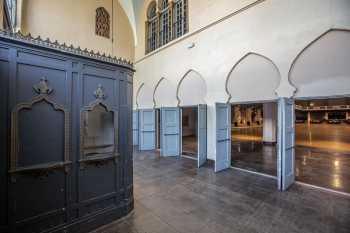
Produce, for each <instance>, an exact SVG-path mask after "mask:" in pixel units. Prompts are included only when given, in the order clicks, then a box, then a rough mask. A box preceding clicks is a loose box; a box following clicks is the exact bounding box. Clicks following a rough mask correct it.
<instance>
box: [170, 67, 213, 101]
mask: <svg viewBox="0 0 350 233" xmlns="http://www.w3.org/2000/svg"><path fill="white" fill-rule="evenodd" d="M206 96H207V84H206V81H205V80H204V78H203V76H202V75H201V74H200V73H199V72H197V71H195V70H193V69H190V70H189V71H187V72H186V73H185V75H184V76H183V77H182V78H181V80H180V82H179V84H178V86H177V89H176V98H177V101H178V103H177V105H178V106H193V105H198V104H205V103H206V101H205V98H206Z"/></svg>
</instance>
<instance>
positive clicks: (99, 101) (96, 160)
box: [79, 84, 119, 169]
mask: <svg viewBox="0 0 350 233" xmlns="http://www.w3.org/2000/svg"><path fill="white" fill-rule="evenodd" d="M93 94H94V96H95V98H96V100H95V101H92V102H91V103H89V105H87V106H85V107H83V108H82V109H81V111H80V160H79V162H80V164H81V165H80V166H81V167H80V168H81V169H84V168H85V166H84V164H94V165H95V166H101V165H102V164H104V163H106V162H108V161H109V160H114V161H115V162H117V158H118V157H119V153H118V146H119V145H118V142H119V139H118V111H117V110H115V109H114V108H112V107H111V106H109V105H108V104H107V103H106V102H105V101H104V100H105V99H106V98H107V95H106V94H105V93H104V89H103V87H102V85H101V84H99V85H98V87H97V89H96V91H94V93H93ZM99 105H100V106H102V107H103V108H105V109H106V111H107V112H112V113H113V125H114V151H113V153H112V155H98V156H86V155H85V153H84V114H85V113H86V112H89V111H93V110H94V109H95V107H97V106H99Z"/></svg>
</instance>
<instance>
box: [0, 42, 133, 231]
mask: <svg viewBox="0 0 350 233" xmlns="http://www.w3.org/2000/svg"><path fill="white" fill-rule="evenodd" d="M38 46H39V45H36V46H33V47H32V46H28V45H27V44H20V43H19V42H14V43H13V44H12V43H11V42H9V41H8V40H7V41H6V42H3V41H2V38H1V37H0V76H1V79H0V91H1V92H0V97H1V99H0V110H1V112H0V120H1V122H0V135H1V136H2V138H5V140H1V141H0V152H1V153H2V154H5V155H7V156H2V157H1V156H0V184H1V187H3V188H2V189H0V205H1V206H2V207H3V206H6V205H7V203H8V208H1V209H0V229H1V230H2V229H6V228H7V227H9V229H11V230H10V231H9V232H10V233H17V232H18V233H19V232H43V231H45V232H62V231H63V230H65V232H66V231H67V232H77V233H78V232H82V231H84V230H91V229H92V228H94V227H97V226H100V225H101V224H105V223H107V222H110V221H112V220H115V219H116V218H119V217H121V216H123V215H125V214H127V213H128V212H130V211H131V209H132V207H133V197H132V195H133V193H132V106H131V105H132V90H133V88H132V71H131V70H129V68H126V67H125V66H124V67H121V66H119V65H116V64H114V65H111V64H107V63H106V61H107V60H108V59H106V60H104V61H101V62H98V61H97V59H96V58H97V56H96V57H93V59H94V61H92V60H90V59H86V58H82V57H79V56H78V55H76V56H74V57H73V56H70V55H67V53H60V52H54V51H53V50H50V51H48V50H47V49H46V48H39V47H38ZM70 52H71V53H73V50H72V49H70ZM7 59H9V62H7V61H6V60H7ZM43 82H44V83H46V84H47V85H46V84H45V85H46V86H42V85H41V86H40V87H39V86H38V83H41V84H42V83H43ZM99 86H100V87H101V88H102V89H103V92H104V93H103V94H104V96H103V98H102V99H101V101H102V102H103V103H104V104H106V105H108V107H109V108H111V109H112V110H113V111H114V112H115V114H116V118H117V120H116V121H117V125H119V126H120V127H119V128H117V130H118V132H116V134H117V135H118V138H120V139H117V140H119V141H118V151H119V152H120V156H119V158H118V159H117V160H114V159H113V160H108V161H101V162H98V163H95V162H93V163H91V164H90V163H89V164H84V165H83V166H82V164H81V163H80V161H79V160H80V152H81V151H80V131H79V129H80V124H81V122H80V120H81V119H80V112H81V110H82V109H83V108H84V107H86V106H87V105H89V104H91V102H93V101H96V99H97V97H96V93H95V91H96V90H97V89H98V87H99ZM33 87H35V88H36V90H35V89H34V88H33ZM51 89H52V91H51ZM38 90H39V91H38ZM8 110H11V111H8ZM11 112H12V114H11ZM13 116H15V117H13ZM11 117H12V120H11V121H7V120H6V119H11ZM15 123H16V124H17V125H16V124H15ZM10 125H12V126H16V127H12V132H10V130H9V129H10ZM17 132H18V138H16V137H15V139H16V140H13V141H11V142H12V143H13V145H15V146H13V147H12V148H16V150H13V151H16V152H17V151H18V153H17V154H18V157H16V159H14V160H13V161H15V163H13V162H11V163H10V161H9V158H10V156H12V155H13V153H10V151H9V148H7V145H10V141H9V138H8V137H7V135H10V133H12V135H17V134H14V133H17ZM126 135H127V136H126ZM17 139H18V140H17ZM66 139H67V140H66ZM67 142H68V143H67ZM17 145H18V146H17ZM67 152H68V153H67ZM11 161H12V160H11ZM63 162H64V163H63ZM7 164H11V167H10V166H7ZM14 164H15V165H14ZM12 165H14V166H12ZM8 171H10V174H11V178H10V179H8V177H7V176H8ZM8 181H9V183H8ZM7 196H8V197H10V200H7ZM8 213H11V215H9V216H7V215H8ZM8 217H9V218H8ZM1 230H0V231H1Z"/></svg>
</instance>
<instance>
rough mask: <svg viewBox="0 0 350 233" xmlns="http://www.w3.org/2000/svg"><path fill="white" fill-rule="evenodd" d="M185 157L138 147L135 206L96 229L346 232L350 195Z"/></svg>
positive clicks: (104, 232) (113, 232) (121, 232)
mask: <svg viewBox="0 0 350 233" xmlns="http://www.w3.org/2000/svg"><path fill="white" fill-rule="evenodd" d="M275 183H276V182H275V180H274V179H271V178H267V177H263V176H259V175H255V174H250V173H247V172H244V171H238V170H234V169H228V170H226V171H223V172H220V173H214V172H213V168H212V167H211V166H209V165H208V166H206V167H203V168H201V169H197V168H196V161H194V160H191V159H186V158H181V159H178V158H161V157H160V156H159V154H158V153H156V152H137V151H135V152H134V196H135V210H134V211H133V213H132V214H130V215H129V216H128V217H126V218H124V219H122V220H119V221H116V222H114V223H111V224H109V225H106V226H104V227H102V228H100V229H97V230H96V231H94V233H235V232H238V233H265V232H266V233H267V232H268V233H275V232H276V233H281V232H282V233H303V232H305V233H313V232H315V233H335V232H337V233H345V232H346V233H348V232H350V221H349V219H350V198H349V197H345V196H341V195H337V194H333V193H329V192H323V191H318V190H314V189H312V188H309V187H305V186H300V185H297V184H295V185H293V186H292V187H291V189H290V190H289V191H288V192H283V193H282V192H278V191H276V185H275Z"/></svg>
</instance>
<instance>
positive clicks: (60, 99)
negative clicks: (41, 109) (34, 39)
mask: <svg viewBox="0 0 350 233" xmlns="http://www.w3.org/2000/svg"><path fill="white" fill-rule="evenodd" d="M43 77H45V78H46V79H47V80H48V83H49V85H50V86H51V88H53V92H52V94H50V99H51V100H52V101H54V102H56V103H58V104H60V105H67V104H69V102H68V99H67V98H68V91H69V90H68V77H67V73H66V71H64V70H56V69H51V68H46V67H40V66H33V65H24V64H18V65H17V77H16V89H15V90H11V91H14V93H15V95H16V104H18V103H22V102H28V101H30V100H31V99H32V98H33V97H34V96H36V95H37V94H36V93H35V92H34V90H33V86H34V85H36V84H38V83H39V81H40V79H41V78H43ZM69 78H70V77H69ZM12 107H13V106H12Z"/></svg>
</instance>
